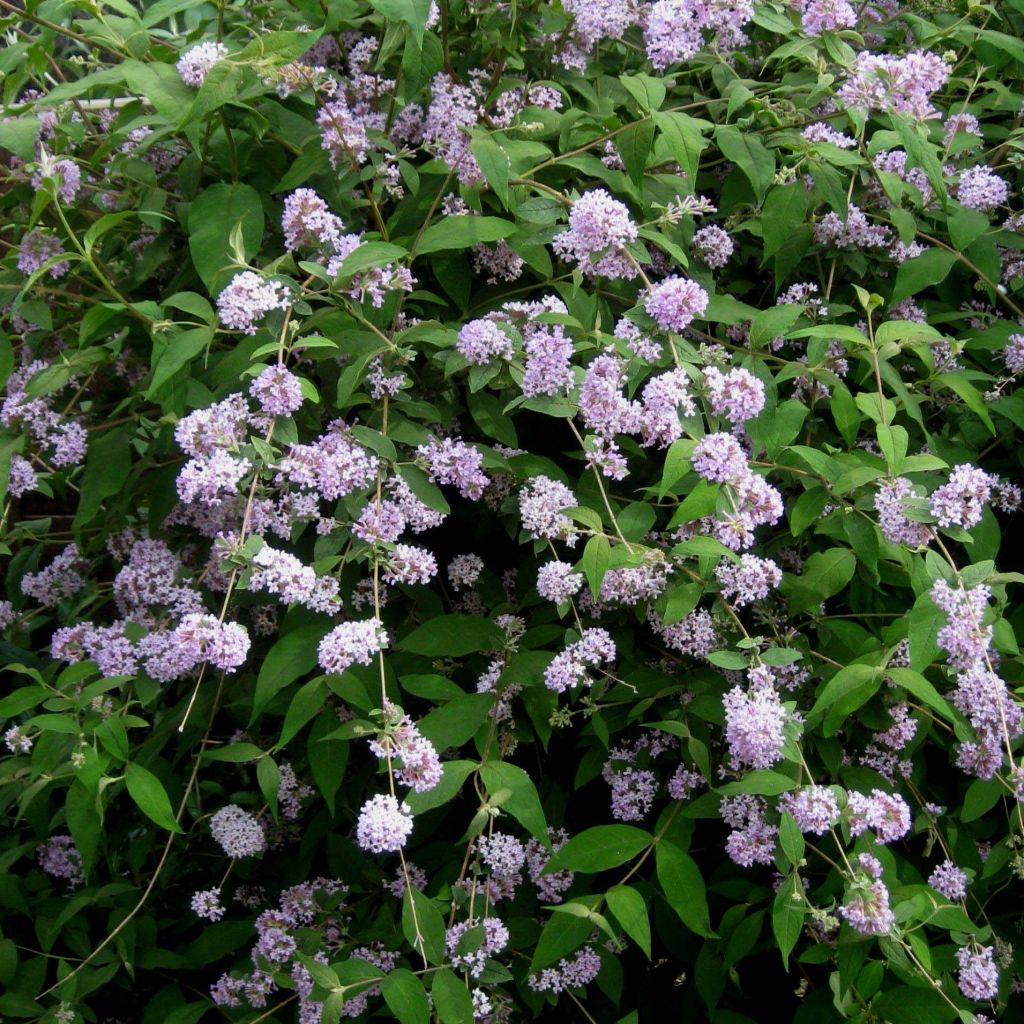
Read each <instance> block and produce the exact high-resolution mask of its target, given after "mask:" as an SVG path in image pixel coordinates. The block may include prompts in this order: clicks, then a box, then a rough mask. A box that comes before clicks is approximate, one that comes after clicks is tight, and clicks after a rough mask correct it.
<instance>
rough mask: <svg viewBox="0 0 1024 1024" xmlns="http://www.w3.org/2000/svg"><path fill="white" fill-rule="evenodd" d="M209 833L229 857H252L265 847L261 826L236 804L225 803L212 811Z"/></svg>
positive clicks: (264, 837) (265, 840) (264, 835)
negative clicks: (217, 809)
mask: <svg viewBox="0 0 1024 1024" xmlns="http://www.w3.org/2000/svg"><path fill="white" fill-rule="evenodd" d="M210 834H211V835H212V836H213V838H214V841H215V842H216V843H217V845H218V846H220V848H221V849H222V850H223V851H224V852H225V853H226V854H227V855H228V856H229V857H252V856H255V855H256V854H257V853H262V852H263V851H264V850H265V849H266V848H267V837H266V834H265V833H264V831H263V826H262V825H260V823H259V822H258V821H257V820H256V818H255V817H254V816H253V815H252V814H250V813H249V812H248V811H246V810H243V809H242V808H241V807H239V806H238V805H237V804H227V805H225V806H224V807H222V808H221V809H220V810H219V811H216V812H214V814H213V816H212V817H211V818H210Z"/></svg>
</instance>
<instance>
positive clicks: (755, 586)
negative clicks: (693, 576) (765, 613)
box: [715, 554, 782, 607]
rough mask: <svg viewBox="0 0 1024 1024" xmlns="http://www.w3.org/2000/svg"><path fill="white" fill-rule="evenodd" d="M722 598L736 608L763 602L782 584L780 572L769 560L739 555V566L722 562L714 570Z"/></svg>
mask: <svg viewBox="0 0 1024 1024" xmlns="http://www.w3.org/2000/svg"><path fill="white" fill-rule="evenodd" d="M715 577H716V578H717V580H718V582H719V585H720V586H721V588H722V597H723V598H724V599H725V600H726V601H731V602H732V603H733V604H734V605H736V606H737V607H741V606H742V605H745V604H750V603H751V602H752V601H763V600H764V599H765V598H766V597H767V596H768V595H769V593H771V591H772V590H774V589H775V587H777V586H778V585H779V584H780V583H781V582H782V570H781V569H780V568H779V567H778V566H777V565H776V564H775V562H773V561H772V560H771V559H770V558H758V557H757V556H756V555H749V554H747V555H741V556H740V561H739V564H738V565H737V564H735V563H733V562H723V563H722V564H720V565H719V566H718V568H717V569H715Z"/></svg>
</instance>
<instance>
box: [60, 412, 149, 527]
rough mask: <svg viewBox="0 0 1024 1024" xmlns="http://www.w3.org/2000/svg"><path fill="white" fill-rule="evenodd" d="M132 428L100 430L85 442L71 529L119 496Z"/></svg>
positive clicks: (128, 465) (128, 459) (128, 460)
mask: <svg viewBox="0 0 1024 1024" xmlns="http://www.w3.org/2000/svg"><path fill="white" fill-rule="evenodd" d="M134 436H135V432H134V428H132V427H124V428H119V429H117V430H104V431H101V432H99V433H94V434H93V435H92V437H91V438H90V439H89V448H88V454H87V455H86V462H85V472H84V473H83V474H82V481H81V484H80V485H79V486H80V488H81V496H80V497H79V500H78V511H77V512H76V514H75V521H74V529H76V530H78V529H81V527H83V526H85V525H86V524H87V523H89V522H91V521H92V519H93V517H94V516H95V515H96V513H97V512H99V510H100V508H101V507H102V505H103V501H104V499H106V498H110V497H112V496H113V495H115V494H120V493H121V491H122V490H123V488H124V484H125V481H126V480H127V479H128V474H129V473H130V472H131V464H132V457H131V452H132V449H131V440H132V438H133V437H134Z"/></svg>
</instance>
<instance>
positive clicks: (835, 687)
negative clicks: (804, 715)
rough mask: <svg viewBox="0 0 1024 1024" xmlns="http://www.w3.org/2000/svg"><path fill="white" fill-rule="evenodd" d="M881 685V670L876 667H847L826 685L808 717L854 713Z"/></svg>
mask: <svg viewBox="0 0 1024 1024" xmlns="http://www.w3.org/2000/svg"><path fill="white" fill-rule="evenodd" d="M881 684H882V670H881V669H880V668H878V666H876V665H847V666H846V667H845V668H841V669H840V670H839V671H838V672H837V673H836V674H835V675H834V676H833V677H832V678H831V679H830V680H829V681H828V682H827V683H826V684H825V687H824V689H823V690H822V691H821V693H820V694H819V695H818V699H817V700H816V701H815V702H814V707H812V708H811V710H810V715H811V716H813V715H816V714H818V712H820V711H833V712H835V713H836V714H846V713H849V712H850V711H855V710H856V709H857V708H859V707H860V706H861V705H862V704H863V703H864V702H865V701H867V700H868V699H870V697H871V696H872V695H873V694H874V693H876V692H877V690H878V687H879V686H881Z"/></svg>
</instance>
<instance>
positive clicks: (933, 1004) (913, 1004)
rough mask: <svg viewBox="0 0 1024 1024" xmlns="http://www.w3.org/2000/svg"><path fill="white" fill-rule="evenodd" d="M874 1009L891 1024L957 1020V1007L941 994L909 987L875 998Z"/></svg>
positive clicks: (921, 1023)
mask: <svg viewBox="0 0 1024 1024" xmlns="http://www.w3.org/2000/svg"><path fill="white" fill-rule="evenodd" d="M871 1010H872V1012H873V1013H874V1014H875V1015H876V1016H877V1018H878V1019H879V1020H883V1021H889V1022H890V1024H943V1022H944V1021H950V1020H954V1019H956V1017H957V1011H956V1007H955V1006H951V1005H950V1004H949V1002H948V1001H947V1000H946V999H944V998H943V996H942V993H941V992H938V991H936V990H935V989H934V988H924V987H918V988H911V987H910V986H908V985H904V986H902V987H901V988H893V989H889V991H888V992H883V993H882V994H881V995H878V996H875V998H874V999H873V1000H872V1001H871Z"/></svg>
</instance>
